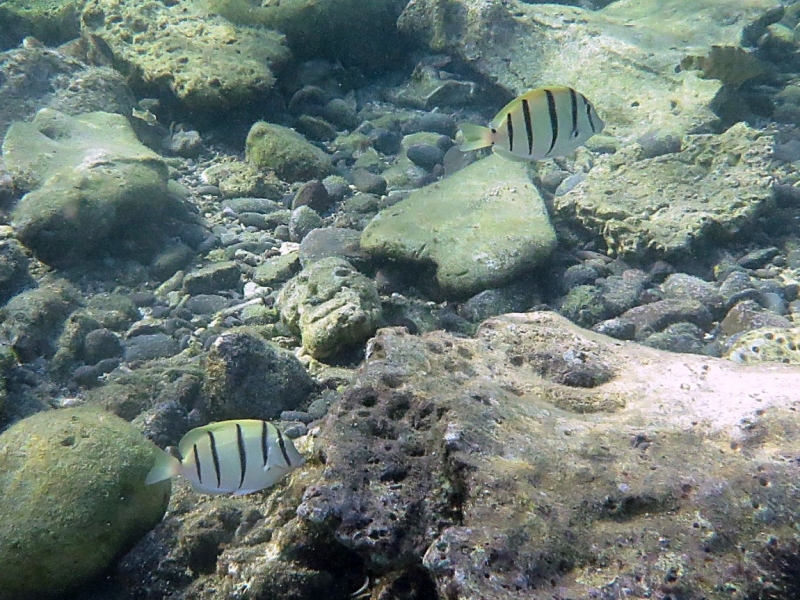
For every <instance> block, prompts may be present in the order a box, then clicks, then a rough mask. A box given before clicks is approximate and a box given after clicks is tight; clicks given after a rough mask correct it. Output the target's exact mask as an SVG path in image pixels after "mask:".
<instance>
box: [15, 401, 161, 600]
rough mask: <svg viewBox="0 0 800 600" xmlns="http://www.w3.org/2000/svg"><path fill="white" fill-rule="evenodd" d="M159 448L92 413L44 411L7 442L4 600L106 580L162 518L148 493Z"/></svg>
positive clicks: (153, 493)
mask: <svg viewBox="0 0 800 600" xmlns="http://www.w3.org/2000/svg"><path fill="white" fill-rule="evenodd" d="M155 458H156V447H155V446H154V445H153V444H152V443H150V442H149V441H147V440H146V439H144V437H142V436H141V435H140V434H139V432H138V431H137V430H136V428H134V427H133V426H131V425H129V424H128V423H126V422H125V421H123V420H122V419H120V418H119V417H116V416H114V415H112V414H110V413H107V412H105V411H103V410H99V409H95V408H78V409H63V410H58V411H46V412H42V413H38V414H36V415H34V416H32V417H29V418H27V419H24V420H22V421H19V422H18V423H16V424H15V425H13V426H12V427H11V428H9V429H8V430H7V431H5V432H4V433H3V434H2V435H0V489H2V490H3V493H2V494H0V564H2V565H3V568H2V569H0V599H1V600H22V599H26V598H42V597H45V596H48V595H50V594H54V593H60V594H63V593H64V592H67V591H69V590H70V589H73V588H75V587H76V586H79V585H81V584H83V583H85V582H87V581H90V580H91V579H92V578H94V577H96V576H98V575H100V574H101V573H102V572H103V571H104V570H105V569H106V568H108V566H109V565H110V564H111V562H112V561H113V560H114V559H115V558H116V557H118V556H120V555H121V554H122V553H124V552H125V551H126V550H128V549H129V548H130V547H131V546H133V544H134V543H136V542H137V541H138V540H139V538H141V537H142V536H143V535H144V534H145V533H147V532H148V531H149V530H150V529H152V528H153V527H154V526H155V525H156V524H157V523H158V522H159V521H160V520H161V518H162V517H163V515H164V512H165V510H166V508H167V503H168V501H169V495H170V484H169V482H164V483H162V484H158V485H152V486H146V485H145V484H144V479H145V476H146V475H147V472H148V471H149V470H150V468H151V467H152V465H153V462H154V461H155Z"/></svg>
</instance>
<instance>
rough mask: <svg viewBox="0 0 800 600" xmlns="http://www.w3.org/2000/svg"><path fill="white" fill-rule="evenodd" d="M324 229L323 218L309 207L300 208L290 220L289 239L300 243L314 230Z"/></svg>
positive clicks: (295, 210)
mask: <svg viewBox="0 0 800 600" xmlns="http://www.w3.org/2000/svg"><path fill="white" fill-rule="evenodd" d="M318 227H322V217H320V216H319V214H317V212H316V211H315V210H314V209H312V208H310V207H308V206H298V207H297V208H296V209H294V210H293V211H292V216H291V218H290V219H289V239H290V240H292V241H293V242H300V241H302V240H303V238H304V237H306V235H307V234H308V232H309V231H311V230H312V229H317V228H318Z"/></svg>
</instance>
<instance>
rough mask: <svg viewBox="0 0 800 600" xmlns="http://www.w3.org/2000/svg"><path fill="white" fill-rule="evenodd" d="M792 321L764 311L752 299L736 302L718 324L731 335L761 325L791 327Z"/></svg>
mask: <svg viewBox="0 0 800 600" xmlns="http://www.w3.org/2000/svg"><path fill="white" fill-rule="evenodd" d="M792 325H793V323H792V322H791V321H790V320H789V319H787V318H786V317H782V316H780V315H776V314H775V313H773V312H769V311H765V310H764V309H763V308H762V307H761V305H760V304H758V303H757V302H755V301H753V300H742V301H740V302H737V303H736V304H735V305H734V306H733V307H731V309H730V310H729V311H728V314H727V315H725V318H724V319H722V321H721V322H720V324H719V327H720V330H722V332H723V333H724V334H725V335H727V336H732V335H735V334H737V333H741V332H743V331H750V330H751V329H760V328H762V327H786V328H789V327H792Z"/></svg>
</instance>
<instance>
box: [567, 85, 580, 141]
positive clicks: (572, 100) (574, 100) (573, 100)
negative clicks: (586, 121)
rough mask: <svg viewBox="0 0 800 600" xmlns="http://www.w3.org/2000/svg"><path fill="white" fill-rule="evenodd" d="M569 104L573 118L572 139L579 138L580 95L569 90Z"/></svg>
mask: <svg viewBox="0 0 800 600" xmlns="http://www.w3.org/2000/svg"><path fill="white" fill-rule="evenodd" d="M569 104H570V110H571V116H572V137H574V138H576V137H578V94H577V93H576V92H575V90H573V89H572V88H569Z"/></svg>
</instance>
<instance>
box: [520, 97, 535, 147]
mask: <svg viewBox="0 0 800 600" xmlns="http://www.w3.org/2000/svg"><path fill="white" fill-rule="evenodd" d="M522 116H523V117H525V134H526V135H527V136H528V154H533V126H532V125H531V107H530V106H528V101H527V100H523V101H522Z"/></svg>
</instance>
